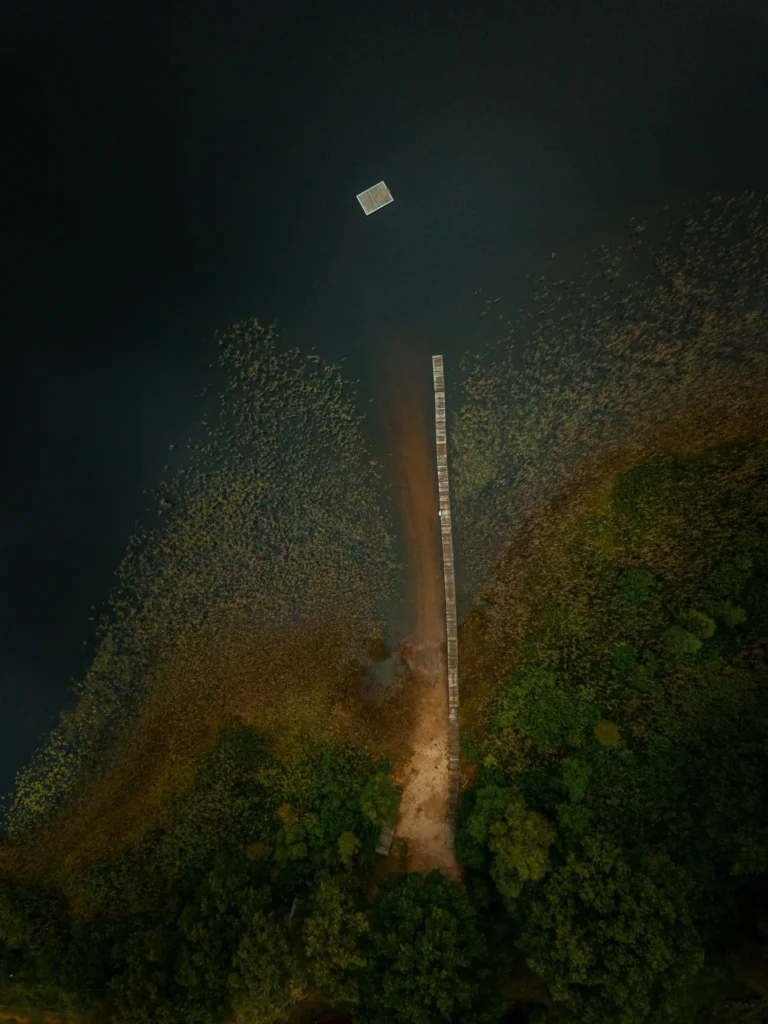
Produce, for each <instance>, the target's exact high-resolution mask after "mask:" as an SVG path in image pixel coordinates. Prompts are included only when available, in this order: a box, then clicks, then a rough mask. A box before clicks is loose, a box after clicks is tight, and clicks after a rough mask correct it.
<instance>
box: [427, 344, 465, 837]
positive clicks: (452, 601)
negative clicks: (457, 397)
mask: <svg viewBox="0 0 768 1024" xmlns="http://www.w3.org/2000/svg"><path fill="white" fill-rule="evenodd" d="M432 378H433V381H434V388H435V444H436V447H437V487H438V494H439V498H440V538H441V540H442V546H443V580H444V585H445V635H446V652H447V661H448V770H449V772H450V779H449V800H448V810H447V812H446V819H445V824H446V845H447V846H449V847H453V834H454V825H455V820H456V805H457V802H458V794H459V776H458V771H459V642H458V635H457V631H456V580H455V574H454V567H453V527H452V523H451V496H450V487H449V481H448V434H447V429H446V422H445V372H444V368H443V357H442V356H432Z"/></svg>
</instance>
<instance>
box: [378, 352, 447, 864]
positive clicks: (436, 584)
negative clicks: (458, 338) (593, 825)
mask: <svg viewBox="0 0 768 1024" xmlns="http://www.w3.org/2000/svg"><path fill="white" fill-rule="evenodd" d="M417 353H418V348H417V347H416V346H409V347H408V348H407V349H406V348H403V351H402V352H401V354H400V355H399V356H398V358H396V359H395V358H392V362H391V365H392V366H395V367H396V368H397V376H396V377H395V378H393V377H391V376H388V375H385V376H384V377H383V383H384V388H385V403H384V407H385V409H386V410H387V427H388V434H389V438H390V442H391V446H392V452H391V454H392V466H393V470H394V482H395V485H396V487H397V496H398V506H399V512H400V519H401V523H402V527H403V535H404V539H405V543H406V548H407V554H408V562H409V567H410V577H411V580H410V582H411V603H412V608H413V624H412V629H411V642H410V643H409V644H407V645H406V647H405V649H404V650H403V658H404V660H405V662H406V664H407V665H408V667H409V668H410V669H411V672H412V673H413V675H414V677H415V678H416V679H417V681H418V683H419V686H418V697H417V702H416V707H415V714H414V720H413V731H412V734H411V736H410V737H409V739H410V744H411V750H412V753H411V756H410V757H409V759H408V760H407V761H406V762H405V763H404V764H401V765H398V766H397V767H396V768H395V771H394V777H395V780H396V781H397V782H401V783H402V784H403V795H402V800H401V803H400V812H399V815H398V821H397V826H396V829H395V839H394V842H393V846H392V851H393V854H395V853H396V850H397V846H398V840H400V839H407V841H408V846H409V857H408V865H407V866H408V870H409V871H425V872H428V871H431V870H432V869H433V868H439V869H440V870H441V871H443V872H444V873H445V874H446V875H448V876H450V877H452V878H456V879H457V880H458V879H460V868H459V865H458V863H457V861H456V858H455V856H454V853H453V851H452V850H450V849H448V848H447V847H446V825H445V817H446V811H447V809H448V779H449V772H448V681H447V672H446V665H445V658H444V654H443V650H444V644H445V616H444V607H443V576H442V555H441V548H440V519H439V516H438V507H439V506H438V498H437V469H436V459H435V442H434V418H433V416H432V415H429V413H428V410H429V406H430V400H431V398H432V388H431V383H432V381H431V363H430V361H429V358H428V356H427V357H423V358H420V357H419V356H418V355H417ZM390 357H391V356H390Z"/></svg>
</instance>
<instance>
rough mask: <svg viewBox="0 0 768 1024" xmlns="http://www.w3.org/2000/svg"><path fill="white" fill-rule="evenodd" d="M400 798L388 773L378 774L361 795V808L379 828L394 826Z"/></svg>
mask: <svg viewBox="0 0 768 1024" xmlns="http://www.w3.org/2000/svg"><path fill="white" fill-rule="evenodd" d="M399 803H400V796H399V794H398V792H397V790H396V789H395V784H394V782H393V780H392V776H391V775H390V774H389V773H388V772H377V773H376V774H375V775H373V776H372V777H371V778H370V779H369V780H368V782H367V783H366V785H365V788H364V789H363V791H362V793H361V795H360V806H361V807H362V809H363V811H364V812H365V814H366V815H367V816H368V818H369V819H370V821H372V822H373V824H374V825H376V826H377V827H383V826H384V825H394V824H395V821H396V820H397V808H398V805H399Z"/></svg>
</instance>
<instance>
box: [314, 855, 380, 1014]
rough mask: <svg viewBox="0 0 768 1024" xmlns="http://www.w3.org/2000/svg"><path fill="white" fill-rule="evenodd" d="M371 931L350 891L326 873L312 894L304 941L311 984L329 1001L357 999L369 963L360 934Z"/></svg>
mask: <svg viewBox="0 0 768 1024" xmlns="http://www.w3.org/2000/svg"><path fill="white" fill-rule="evenodd" d="M368 930H369V925H368V920H367V918H366V915H365V914H364V913H363V912H362V911H359V910H356V909H355V905H354V901H353V898H352V896H351V894H350V893H349V892H348V891H346V890H345V888H344V887H343V885H342V883H341V882H340V881H339V880H338V879H335V878H332V877H331V876H330V875H329V874H328V873H327V872H325V873H323V875H322V876H321V877H320V878H319V879H318V881H317V884H316V886H315V889H314V891H313V893H312V896H311V897H310V907H309V916H308V917H307V919H306V921H305V922H304V926H303V928H302V940H303V944H304V955H305V961H306V971H307V980H308V984H309V985H310V986H311V987H312V988H316V989H318V990H319V991H320V992H322V994H323V996H324V997H325V998H326V999H328V1000H329V1001H332V1002H342V1003H355V1002H357V999H358V974H359V972H360V970H361V969H362V968H363V967H365V965H366V959H365V956H364V955H363V954H362V951H361V948H360V936H361V935H363V934H364V933H365V932H367V931H368Z"/></svg>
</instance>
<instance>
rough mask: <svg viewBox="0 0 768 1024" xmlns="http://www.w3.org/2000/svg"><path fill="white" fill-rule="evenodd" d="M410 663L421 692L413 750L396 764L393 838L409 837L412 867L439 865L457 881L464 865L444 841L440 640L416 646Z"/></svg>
mask: <svg viewBox="0 0 768 1024" xmlns="http://www.w3.org/2000/svg"><path fill="white" fill-rule="evenodd" d="M406 663H407V664H408V667H409V668H410V669H411V671H412V672H413V674H414V676H415V677H416V678H417V679H418V680H419V684H420V685H419V698H418V703H417V706H416V714H415V717H414V729H413V733H412V735H411V743H412V746H413V753H412V755H411V757H410V759H409V760H408V761H406V762H405V764H403V765H400V766H398V769H397V771H396V772H395V778H396V781H398V782H401V783H402V784H403V797H402V800H401V802H400V813H399V815H398V819H397V828H396V829H395V844H396V843H397V841H398V840H399V839H406V840H407V841H408V851H409V855H408V870H409V871H425V872H428V871H431V870H432V869H433V868H439V869H440V870H441V871H442V872H443V874H445V875H448V877H449V878H454V879H456V880H457V881H459V880H460V878H461V871H460V868H459V865H458V863H457V861H456V857H455V856H454V853H453V850H449V849H448V847H447V846H446V844H445V841H446V826H445V815H446V811H447V809H448V687H447V682H446V676H445V659H444V658H443V656H442V654H441V651H440V648H439V646H434V645H433V646H429V647H427V646H423V647H421V648H419V649H416V648H415V649H414V650H413V654H412V657H411V656H406Z"/></svg>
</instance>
